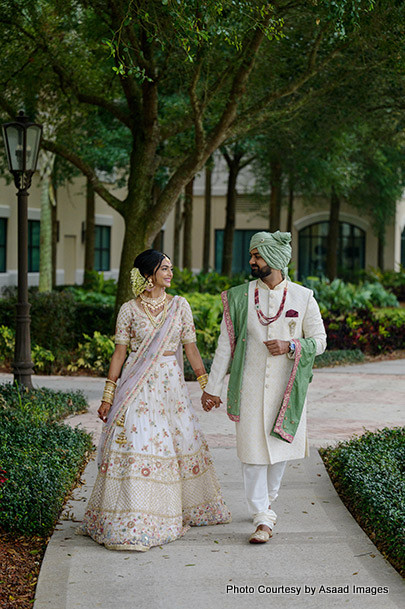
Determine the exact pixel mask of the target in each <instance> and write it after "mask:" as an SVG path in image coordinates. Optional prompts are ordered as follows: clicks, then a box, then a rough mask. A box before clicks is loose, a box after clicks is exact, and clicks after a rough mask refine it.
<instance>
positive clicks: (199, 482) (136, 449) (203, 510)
mask: <svg viewBox="0 0 405 609" xmlns="http://www.w3.org/2000/svg"><path fill="white" fill-rule="evenodd" d="M120 434H121V435H120ZM122 434H124V435H122ZM123 438H124V442H125V439H126V442H125V443H120V442H122V441H123ZM117 440H118V442H117ZM230 520H231V515H230V512H229V510H228V508H227V507H226V505H225V503H224V501H223V499H222V495H221V489H220V486H219V483H218V480H217V477H216V473H215V470H214V466H213V463H212V458H211V455H210V452H209V449H208V445H207V442H206V440H205V438H204V435H203V433H202V431H201V429H200V424H199V421H198V419H197V417H196V416H195V415H194V414H193V411H192V408H191V401H190V398H189V395H188V391H187V387H186V384H185V382H184V379H183V375H182V372H181V371H180V368H179V366H178V363H177V360H176V358H175V356H163V357H162V359H161V361H160V362H159V363H158V365H157V367H156V371H155V373H154V374H153V375H152V377H151V378H149V379H148V381H147V382H146V383H144V387H143V388H142V390H141V391H140V393H139V395H138V396H137V397H136V398H135V400H134V401H133V402H132V403H131V404H130V406H129V407H128V410H127V412H126V415H125V424H124V427H120V426H118V425H117V427H116V429H115V430H114V438H113V441H112V443H111V449H110V451H109V453H108V454H106V455H104V459H103V462H102V463H101V466H100V470H99V473H98V476H97V479H96V482H95V486H94V489H93V493H92V495H91V498H90V500H89V504H88V506H87V511H86V514H85V517H84V522H83V525H82V527H81V530H80V531H79V532H82V533H84V534H87V535H90V536H91V537H92V538H93V539H94V540H95V541H97V542H98V543H100V544H104V545H105V546H106V547H107V548H109V549H114V550H138V551H144V550H148V549H149V548H151V547H152V546H157V545H161V544H165V543H168V542H170V541H173V540H175V539H177V538H178V537H181V536H182V535H184V533H185V532H186V531H187V529H188V528H189V527H190V526H202V525H211V524H221V523H226V522H230Z"/></svg>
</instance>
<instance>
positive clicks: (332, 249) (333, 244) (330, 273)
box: [326, 187, 340, 281]
mask: <svg viewBox="0 0 405 609" xmlns="http://www.w3.org/2000/svg"><path fill="white" fill-rule="evenodd" d="M339 211H340V199H339V197H338V196H337V194H336V191H335V189H334V188H333V187H332V194H331V198H330V213H329V231H328V245H327V254H326V275H327V277H328V279H329V281H333V280H334V279H335V278H336V276H337V261H338V256H337V253H338V247H339Z"/></svg>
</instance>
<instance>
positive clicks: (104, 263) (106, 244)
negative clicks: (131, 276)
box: [94, 225, 111, 271]
mask: <svg viewBox="0 0 405 609" xmlns="http://www.w3.org/2000/svg"><path fill="white" fill-rule="evenodd" d="M95 231H96V232H95V240H94V269H95V270H96V271H109V270H110V252H111V227H110V226H100V225H96V227H95Z"/></svg>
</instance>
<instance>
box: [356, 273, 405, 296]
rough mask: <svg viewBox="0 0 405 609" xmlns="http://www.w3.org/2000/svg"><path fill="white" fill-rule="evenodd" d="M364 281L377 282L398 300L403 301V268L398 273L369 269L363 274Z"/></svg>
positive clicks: (404, 280) (404, 294)
mask: <svg viewBox="0 0 405 609" xmlns="http://www.w3.org/2000/svg"><path fill="white" fill-rule="evenodd" d="M365 279H367V280H368V281H370V282H374V281H379V282H380V283H381V284H382V285H383V286H384V288H385V289H386V290H389V291H390V292H392V293H393V294H395V296H396V297H397V298H398V300H401V301H405V268H404V267H403V266H401V268H400V270H399V271H381V270H380V269H369V270H368V271H367V272H366V273H365Z"/></svg>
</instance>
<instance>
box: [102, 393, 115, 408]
mask: <svg viewBox="0 0 405 609" xmlns="http://www.w3.org/2000/svg"><path fill="white" fill-rule="evenodd" d="M101 401H102V402H105V403H106V404H109V405H110V406H112V404H113V401H114V398H112V399H110V398H109V397H107V396H105V395H103V397H102V398H101Z"/></svg>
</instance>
